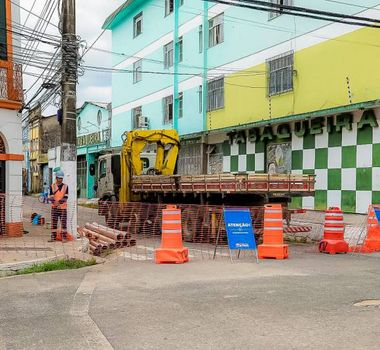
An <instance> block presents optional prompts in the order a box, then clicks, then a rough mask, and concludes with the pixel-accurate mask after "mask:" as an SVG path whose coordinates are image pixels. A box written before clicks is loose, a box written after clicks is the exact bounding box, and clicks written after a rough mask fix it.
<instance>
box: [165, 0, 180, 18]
mask: <svg viewBox="0 0 380 350" xmlns="http://www.w3.org/2000/svg"><path fill="white" fill-rule="evenodd" d="M183 3H184V0H179V6H182V5H183ZM173 11H174V0H165V17H166V16H168V15H170V14H171V13H172V12H173Z"/></svg>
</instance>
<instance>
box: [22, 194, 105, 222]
mask: <svg viewBox="0 0 380 350" xmlns="http://www.w3.org/2000/svg"><path fill="white" fill-rule="evenodd" d="M23 201H24V203H23V216H24V219H25V220H28V219H29V218H30V216H31V214H32V213H38V214H42V215H43V216H44V217H46V218H47V220H48V221H50V210H51V206H50V204H43V203H40V202H39V201H38V198H37V197H32V196H24V197H23ZM70 215H71V213H70V212H68V216H70ZM93 221H96V222H99V223H101V224H104V217H103V216H102V217H100V216H98V210H97V209H92V208H87V207H82V206H78V225H80V226H83V225H84V224H86V223H87V222H93Z"/></svg>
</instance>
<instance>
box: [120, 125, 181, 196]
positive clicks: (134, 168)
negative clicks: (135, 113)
mask: <svg viewBox="0 0 380 350" xmlns="http://www.w3.org/2000/svg"><path fill="white" fill-rule="evenodd" d="M122 138H123V146H122V149H121V155H120V157H121V158H120V171H121V179H120V180H121V181H120V190H119V200H120V202H122V203H126V202H130V201H131V200H136V199H137V198H136V195H135V196H134V195H133V194H132V188H131V186H132V177H133V176H139V175H143V171H144V161H143V160H142V158H143V155H144V149H145V148H146V147H147V146H148V145H151V144H154V145H155V152H154V153H155V154H154V155H155V163H154V167H153V168H150V169H149V170H148V171H147V175H173V174H174V172H175V167H176V164H177V158H178V151H179V147H180V141H179V136H178V134H177V132H176V131H175V130H135V131H129V132H125V133H124V134H123V137H122ZM134 197H135V198H134Z"/></svg>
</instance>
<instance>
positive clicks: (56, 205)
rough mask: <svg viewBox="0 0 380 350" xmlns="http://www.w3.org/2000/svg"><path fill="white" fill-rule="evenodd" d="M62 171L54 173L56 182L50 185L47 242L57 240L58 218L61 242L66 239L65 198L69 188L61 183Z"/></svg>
mask: <svg viewBox="0 0 380 350" xmlns="http://www.w3.org/2000/svg"><path fill="white" fill-rule="evenodd" d="M64 176H65V175H64V173H63V171H61V170H60V171H57V173H56V174H55V179H56V182H55V183H53V184H52V185H51V186H50V195H49V200H50V201H51V203H52V206H51V238H50V240H49V241H48V242H55V241H56V240H57V227H58V219H60V220H61V229H62V242H64V241H66V239H67V199H68V196H69V188H68V186H67V185H66V184H64V183H63V178H64Z"/></svg>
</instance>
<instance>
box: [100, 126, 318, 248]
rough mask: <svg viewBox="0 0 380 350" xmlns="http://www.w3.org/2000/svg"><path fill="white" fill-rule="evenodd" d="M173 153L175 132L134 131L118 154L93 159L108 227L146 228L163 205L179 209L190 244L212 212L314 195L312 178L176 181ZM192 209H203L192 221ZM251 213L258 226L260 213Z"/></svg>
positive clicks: (210, 219)
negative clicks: (226, 207)
mask: <svg viewBox="0 0 380 350" xmlns="http://www.w3.org/2000/svg"><path fill="white" fill-rule="evenodd" d="M179 148H180V139H179V136H178V133H177V132H176V131H175V130H134V131H128V132H125V133H124V134H123V145H122V148H121V152H120V153H119V154H105V155H102V156H100V157H99V159H98V173H97V177H98V180H97V195H98V197H99V198H100V200H99V215H104V216H105V221H106V223H107V225H108V226H110V227H113V228H120V227H121V226H123V225H124V224H125V223H127V226H128V225H129V224H130V223H131V222H133V223H134V225H135V226H136V227H137V226H139V225H137V224H136V220H140V221H139V222H143V223H144V225H148V224H152V223H155V222H156V221H157V220H156V218H157V215H158V214H157V210H161V209H162V208H163V206H164V205H165V204H168V203H169V204H179V205H183V216H184V218H185V219H186V220H185V222H186V225H185V226H184V228H183V229H184V235H185V238H186V239H187V240H190V241H193V240H194V239H195V238H194V237H195V236H196V235H197V234H202V230H203V229H206V228H208V227H209V226H210V225H211V226H212V222H214V221H215V220H214V219H215V217H216V216H215V215H216V213H215V212H214V211H213V210H216V211H217V210H218V209H217V206H221V205H238V206H241V205H246V206H260V205H262V204H264V203H266V202H268V201H274V202H277V203H278V202H280V203H283V204H284V205H285V206H286V203H287V202H288V201H289V199H290V198H291V197H297V196H312V195H314V184H315V177H314V175H268V174H250V173H237V174H233V173H222V174H208V175H207V174H206V175H191V174H188V175H186V174H185V175H176V164H177V159H178V153H179ZM197 204H205V205H204V206H200V207H196V208H197V215H194V208H193V209H192V207H191V205H197ZM210 205H211V206H210ZM213 206H215V208H216V209H215V208H214V207H213ZM142 208H144V209H142ZM213 208H214V209H213ZM256 212H257V213H256V214H257V217H255V220H256V222H258V223H260V220H262V217H261V216H262V215H261V214H260V213H261V212H260V210H259V209H258V210H256ZM289 213H290V212H289ZM256 214H255V215H256ZM260 215H261V216H260ZM289 215H290V214H289ZM289 217H290V216H289ZM157 230H158V229H157ZM157 232H159V230H158V231H157Z"/></svg>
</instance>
